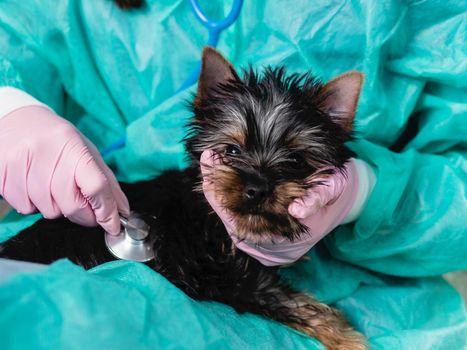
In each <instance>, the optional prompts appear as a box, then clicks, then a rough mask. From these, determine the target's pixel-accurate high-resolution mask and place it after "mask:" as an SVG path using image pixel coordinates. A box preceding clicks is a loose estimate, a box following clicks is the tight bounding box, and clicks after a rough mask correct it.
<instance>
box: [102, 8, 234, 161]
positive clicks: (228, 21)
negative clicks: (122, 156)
mask: <svg viewBox="0 0 467 350" xmlns="http://www.w3.org/2000/svg"><path fill="white" fill-rule="evenodd" d="M189 1H190V5H191V9H192V10H193V12H194V14H195V16H196V18H198V20H199V21H200V22H201V24H202V25H203V26H205V27H206V28H207V30H208V33H209V37H208V41H207V43H206V45H208V46H212V47H216V46H217V44H218V42H219V36H220V34H221V33H222V31H223V30H225V29H227V28H228V27H230V26H231V25H232V23H234V22H235V21H236V20H237V18H238V16H239V14H240V10H241V8H242V5H243V0H233V4H232V9H231V10H230V12H229V14H228V15H227V17H225V18H223V19H221V20H217V21H215V20H212V19H210V18H209V17H208V16H206V14H205V13H204V12H203V10H202V8H201V6H200V5H199V2H198V0H189ZM200 71H201V62H198V63H197V64H196V68H195V69H193V71H192V72H191V73H190V75H189V76H188V78H187V79H186V80H185V81H184V82H183V84H182V85H181V86H180V87H179V88H178V89H177V91H176V93H179V92H181V91H183V90H186V89H188V88H189V87H190V86H192V85H193V84H195V83H196V81H197V80H198V77H199V73H200ZM125 141H126V140H125V137H122V138H120V139H119V140H118V141H116V142H114V143H113V144H111V145H110V146H108V147H106V148H104V149H102V150H101V154H102V156H103V157H105V156H107V155H109V154H110V153H112V152H113V151H115V150H117V149H120V148H122V147H123V146H125Z"/></svg>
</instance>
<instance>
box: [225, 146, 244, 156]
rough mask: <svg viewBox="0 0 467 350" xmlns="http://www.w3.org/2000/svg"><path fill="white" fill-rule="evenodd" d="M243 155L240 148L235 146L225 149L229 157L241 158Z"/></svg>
mask: <svg viewBox="0 0 467 350" xmlns="http://www.w3.org/2000/svg"><path fill="white" fill-rule="evenodd" d="M241 153H242V151H240V148H238V147H237V146H235V145H228V146H227V147H226V148H225V154H226V155H228V156H239V155H240V154H241Z"/></svg>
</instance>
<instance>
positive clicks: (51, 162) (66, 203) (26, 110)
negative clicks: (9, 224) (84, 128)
mask: <svg viewBox="0 0 467 350" xmlns="http://www.w3.org/2000/svg"><path fill="white" fill-rule="evenodd" d="M0 149H1V150H2V152H1V153H0V195H1V196H3V197H4V198H5V200H6V201H7V202H9V204H10V205H11V206H13V207H14V208H15V209H16V210H17V211H18V212H20V213H23V214H30V213H33V212H36V211H39V212H41V213H42V214H43V215H44V217H46V218H57V217H60V216H62V215H63V216H65V217H67V218H69V219H70V220H71V221H73V222H75V223H78V224H81V225H84V226H94V225H96V224H99V225H101V226H102V227H103V228H104V229H105V230H106V231H107V232H109V233H112V234H118V232H119V231H120V222H119V215H118V213H119V212H120V213H121V214H123V215H124V216H127V215H129V205H128V200H127V199H126V197H125V195H124V194H123V192H122V191H121V189H120V186H119V184H118V182H117V180H116V179H115V176H114V175H113V173H112V171H111V170H110V169H109V168H108V167H107V165H106V164H105V163H104V161H103V160H102V158H101V156H100V154H99V152H98V151H97V149H96V148H95V146H94V145H92V144H91V142H90V141H89V140H87V139H86V138H85V137H84V136H83V135H82V134H81V133H80V132H79V131H78V130H77V129H76V128H75V127H74V126H73V125H72V124H70V123H69V122H68V121H66V120H65V119H63V118H61V117H59V116H58V115H56V114H55V113H54V112H53V111H52V110H51V109H50V108H49V107H47V106H45V105H44V104H42V103H40V102H39V101H37V100H36V99H34V98H33V97H32V96H30V95H29V94H27V93H25V92H24V91H22V90H21V89H17V88H14V87H11V86H9V87H1V88H0Z"/></svg>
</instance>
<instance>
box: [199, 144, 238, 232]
mask: <svg viewBox="0 0 467 350" xmlns="http://www.w3.org/2000/svg"><path fill="white" fill-rule="evenodd" d="M200 163H201V164H200V165H201V174H202V175H203V192H204V196H205V197H206V200H207V201H208V203H209V204H210V205H211V208H212V209H213V210H214V211H215V212H216V214H217V215H218V216H219V218H220V219H221V221H222V222H223V224H224V226H225V228H226V230H227V232H229V233H233V232H234V231H235V223H234V221H233V218H232V215H231V214H230V213H229V212H228V210H227V209H225V208H223V207H222V205H221V199H220V198H219V197H218V196H217V195H216V189H215V188H214V185H213V184H212V183H211V181H209V173H210V172H211V171H212V168H213V167H214V166H216V165H219V164H220V163H221V160H220V158H219V156H218V155H217V154H216V153H214V152H213V151H212V150H207V151H204V152H203V153H202V154H201V158H200Z"/></svg>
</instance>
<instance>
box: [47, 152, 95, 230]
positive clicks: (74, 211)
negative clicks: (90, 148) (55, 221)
mask: <svg viewBox="0 0 467 350" xmlns="http://www.w3.org/2000/svg"><path fill="white" fill-rule="evenodd" d="M73 158H75V157H73ZM76 162H77V159H70V158H68V159H67V161H64V162H60V163H59V164H58V166H57V168H56V169H55V172H54V176H53V179H52V182H51V184H50V192H51V194H52V197H53V198H54V200H55V203H56V205H57V206H58V207H59V208H60V211H61V212H62V214H63V215H64V216H65V217H66V218H68V219H69V220H70V221H72V222H74V223H75V224H78V225H82V226H89V227H92V226H96V225H97V221H96V217H95V215H94V211H93V210H92V208H91V205H90V204H89V202H88V201H87V200H86V198H84V196H83V194H82V193H81V191H80V189H79V188H78V185H77V184H76V181H75V176H74V174H73V173H72V174H71V175H70V170H71V171H72V172H74V170H75V166H76Z"/></svg>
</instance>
